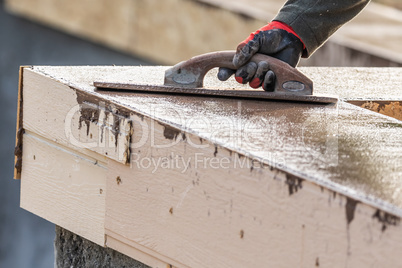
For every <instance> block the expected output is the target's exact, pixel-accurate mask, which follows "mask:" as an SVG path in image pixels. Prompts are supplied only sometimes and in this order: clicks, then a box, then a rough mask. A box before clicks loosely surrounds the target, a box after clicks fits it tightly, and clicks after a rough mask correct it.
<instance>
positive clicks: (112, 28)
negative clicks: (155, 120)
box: [0, 0, 402, 267]
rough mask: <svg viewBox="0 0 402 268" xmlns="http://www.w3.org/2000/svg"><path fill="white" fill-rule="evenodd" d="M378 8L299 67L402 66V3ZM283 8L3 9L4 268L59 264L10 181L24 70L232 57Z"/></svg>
mask: <svg viewBox="0 0 402 268" xmlns="http://www.w3.org/2000/svg"><path fill="white" fill-rule="evenodd" d="M373 2H374V3H371V4H370V5H369V6H368V7H367V8H366V10H365V11H364V12H363V13H362V14H360V15H359V16H358V18H356V19H355V20H354V21H353V22H352V23H350V24H348V25H347V26H345V27H343V28H342V29H341V30H340V31H339V32H338V33H337V34H335V35H334V36H333V37H332V38H331V39H330V40H329V42H327V44H325V45H324V46H323V47H322V48H321V49H320V50H319V51H318V52H317V53H316V54H315V55H313V57H311V58H310V59H308V60H303V61H302V62H301V64H302V65H315V66H402V31H401V29H402V10H401V9H402V4H401V1H400V0H378V1H373ZM234 3H235V4H234ZM283 3H284V1H282V0H253V1H246V0H237V1H234V0H233V1H221V2H219V1H217V4H216V6H214V5H212V4H210V2H208V1H206V0H205V1H204V0H197V1H196V0H174V1H173V0H166V1H157V0H148V1H136V0H118V1H117V0H96V1H94V0H69V1H66V0H63V1H62V0H58V1H56V0H0V110H1V115H2V116H1V117H0V126H1V131H0V165H1V169H0V241H1V242H2V243H0V267H53V264H54V249H53V240H54V234H55V226H54V225H53V224H52V223H49V222H47V221H45V220H43V219H41V218H40V217H37V216H35V215H33V214H31V213H29V212H27V211H25V210H23V209H20V208H19V187H20V182H19V181H18V180H13V179H12V178H13V166H14V145H15V127H16V114H17V90H18V70H19V66H20V65H112V64H115V65H140V64H142V65H152V64H169V65H171V64H174V63H177V62H179V61H181V60H185V59H187V58H190V57H191V56H194V55H197V54H201V53H205V52H211V51H215V50H227V49H234V48H235V47H236V44H237V43H238V42H239V41H241V40H243V39H244V38H245V37H246V36H247V35H248V34H249V33H250V32H251V31H254V30H255V29H257V28H259V27H261V26H262V25H263V24H264V23H265V22H266V21H267V20H270V19H272V18H273V16H274V15H275V13H276V12H277V11H278V10H279V8H280V6H281V5H282V4H283ZM378 3H380V4H378ZM172 14H174V16H172ZM206 18H208V19H206ZM200 22H202V23H200ZM384 40H385V41H384Z"/></svg>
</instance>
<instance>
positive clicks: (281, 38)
mask: <svg viewBox="0 0 402 268" xmlns="http://www.w3.org/2000/svg"><path fill="white" fill-rule="evenodd" d="M303 49H304V44H303V42H302V41H301V39H300V37H299V36H298V35H297V34H296V33H295V32H294V31H293V29H292V28H291V27H289V26H288V25H286V24H284V23H282V22H279V21H272V22H271V23H269V24H268V25H266V26H264V27H262V28H260V29H259V30H257V31H256V32H254V33H252V34H250V36H249V37H248V38H247V39H246V40H244V41H243V42H241V43H240V44H239V45H238V46H237V50H236V54H235V56H234V58H233V65H234V66H235V67H236V68H237V70H232V69H228V68H220V69H219V72H218V79H219V80H221V81H226V80H227V79H229V77H230V76H231V75H232V74H234V73H236V74H235V78H236V80H237V82H239V83H242V84H246V83H249V85H250V86H251V87H252V88H258V87H260V86H262V87H263V89H264V90H266V91H273V90H274V86H275V74H274V73H273V72H272V71H271V70H270V69H269V64H268V63H267V62H263V61H262V62H259V63H258V64H257V63H254V62H248V61H249V60H250V59H251V57H252V56H253V55H254V54H256V53H261V54H265V55H268V56H271V57H274V58H277V59H280V60H282V61H284V62H286V63H288V64H289V65H291V66H292V67H296V65H297V64H298V63H299V60H300V57H301V56H302V53H303Z"/></svg>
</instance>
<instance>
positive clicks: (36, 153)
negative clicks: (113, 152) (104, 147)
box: [21, 131, 107, 246]
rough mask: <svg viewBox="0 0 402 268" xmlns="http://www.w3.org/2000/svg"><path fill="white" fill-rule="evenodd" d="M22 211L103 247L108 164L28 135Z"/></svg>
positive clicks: (25, 147) (25, 146)
mask: <svg viewBox="0 0 402 268" xmlns="http://www.w3.org/2000/svg"><path fill="white" fill-rule="evenodd" d="M23 139H24V141H23V142H24V153H23V163H24V168H23V169H22V174H21V177H22V180H21V207H22V208H24V209H26V210H28V211H30V212H32V213H34V214H36V215H38V216H40V217H42V218H44V219H46V220H48V221H50V222H52V223H55V224H57V225H59V226H61V227H63V228H66V229H68V230H70V231H72V232H74V233H76V234H78V235H80V236H82V237H85V238H86V239H89V240H91V241H93V242H95V243H97V244H99V245H102V246H104V221H105V196H106V190H107V189H106V163H105V162H100V161H99V160H98V159H95V158H90V157H88V156H86V155H83V154H80V153H78V152H75V151H72V150H70V149H68V148H66V147H62V146H60V145H58V144H56V143H53V142H51V141H49V140H47V139H44V138H43V137H40V136H37V135H36V134H34V133H31V132H29V131H27V132H26V133H25V134H24V135H23Z"/></svg>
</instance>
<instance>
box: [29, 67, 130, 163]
mask: <svg viewBox="0 0 402 268" xmlns="http://www.w3.org/2000/svg"><path fill="white" fill-rule="evenodd" d="M24 94H25V98H24V103H23V109H24V117H23V122H24V128H25V129H26V130H29V131H31V132H34V133H37V134H38V135H41V136H43V137H45V138H47V139H50V140H52V141H54V142H57V143H59V144H61V145H63V146H67V147H71V148H73V149H74V150H77V151H79V152H81V153H85V154H88V155H90V156H93V157H101V156H104V157H103V159H104V158H105V157H107V158H110V159H113V160H116V161H119V162H121V163H123V164H126V163H128V161H129V155H130V153H129V150H130V135H131V132H132V127H131V121H130V120H129V119H128V118H127V116H128V115H125V114H117V113H116V108H115V106H113V105H111V106H110V105H109V106H106V105H105V103H104V102H102V101H101V100H99V99H96V98H95V99H92V100H90V99H85V101H84V100H83V98H85V96H83V95H82V94H80V92H77V91H76V90H74V89H72V88H71V87H69V86H68V85H65V84H62V83H60V82H58V81H56V80H51V79H48V78H46V77H45V76H43V75H40V74H38V73H35V72H32V70H30V69H27V68H26V69H24ZM38 104H40V106H38ZM93 152H96V153H97V156H94V153H93ZM101 159H102V157H101Z"/></svg>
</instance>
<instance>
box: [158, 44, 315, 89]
mask: <svg viewBox="0 0 402 268" xmlns="http://www.w3.org/2000/svg"><path fill="white" fill-rule="evenodd" d="M234 55H235V51H218V52H212V53H207V54H203V55H199V56H196V57H193V58H191V59H189V60H187V61H183V62H180V63H178V64H176V65H175V66H173V67H171V68H169V69H168V70H166V72H165V82H164V84H165V86H173V87H184V88H201V87H203V82H204V76H205V74H206V73H207V72H208V71H209V70H211V69H212V68H215V67H225V68H230V69H236V67H235V66H234V65H233V63H232V61H233V57H234ZM250 61H253V62H255V63H257V64H258V63H259V62H260V61H265V62H267V63H268V65H269V69H270V70H272V71H273V72H274V73H275V76H276V80H275V86H274V91H273V92H274V93H285V94H292V95H312V94H313V82H312V81H311V80H310V79H309V78H308V77H307V76H305V75H304V74H303V73H301V72H300V71H298V70H297V69H296V68H293V67H292V66H290V65H289V64H287V63H285V62H283V61H281V60H278V59H276V58H273V57H270V56H267V55H263V54H255V55H254V56H253V57H252V58H251V60H250Z"/></svg>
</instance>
